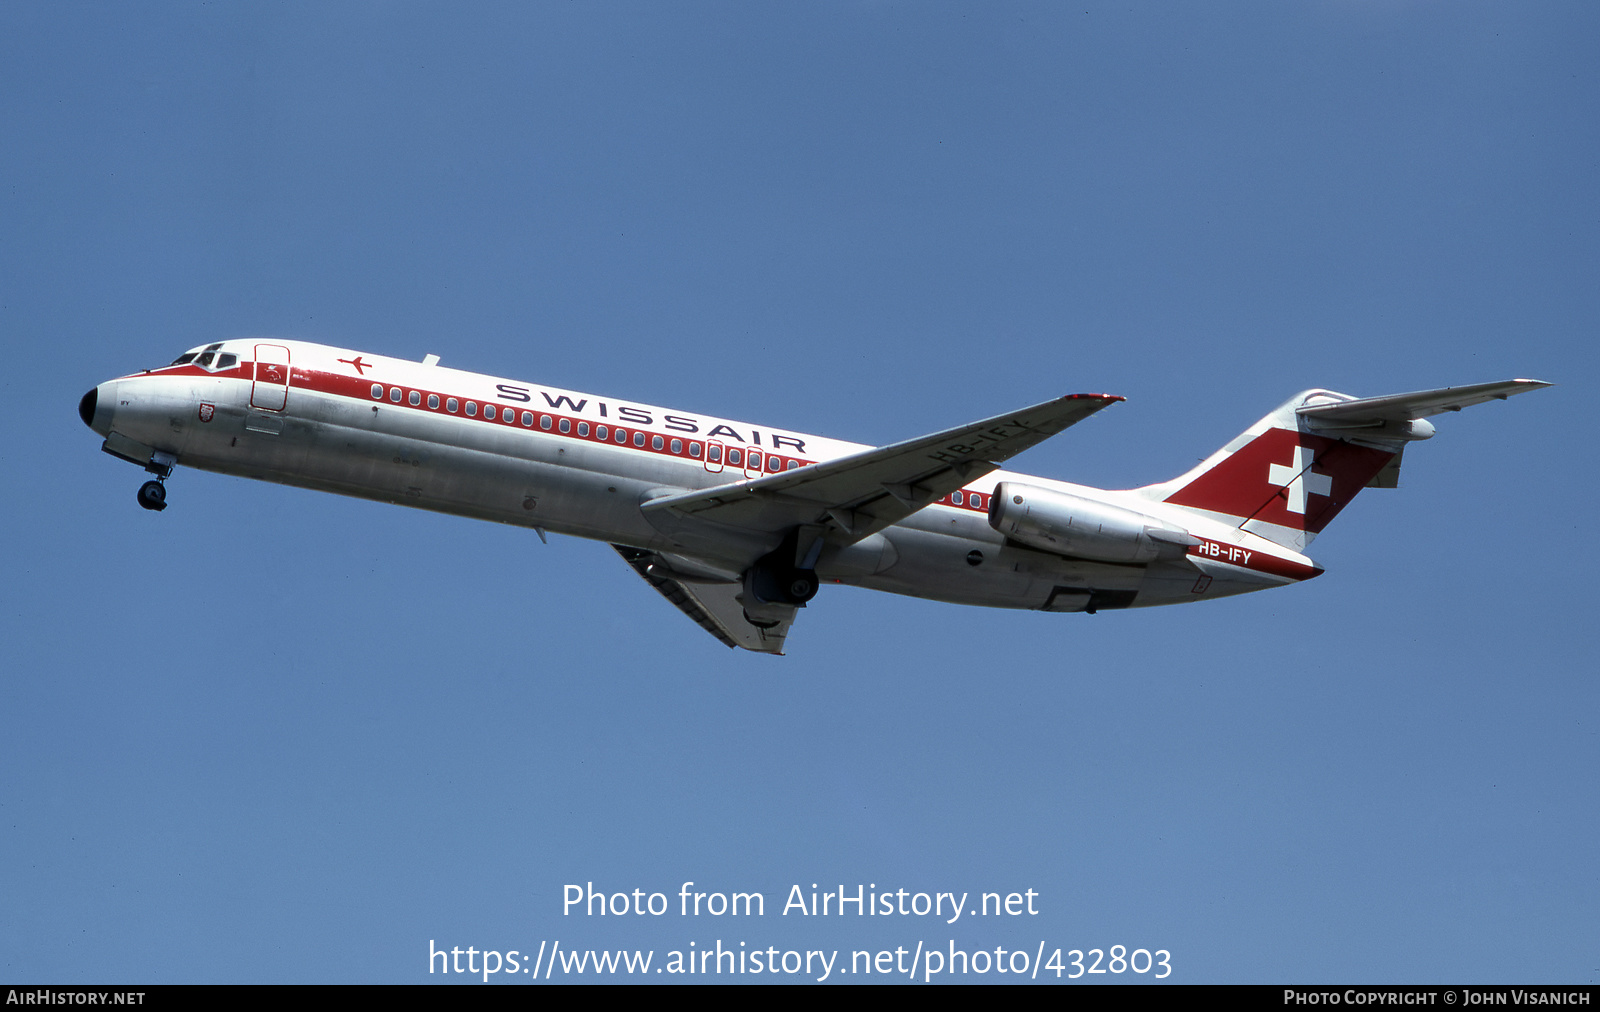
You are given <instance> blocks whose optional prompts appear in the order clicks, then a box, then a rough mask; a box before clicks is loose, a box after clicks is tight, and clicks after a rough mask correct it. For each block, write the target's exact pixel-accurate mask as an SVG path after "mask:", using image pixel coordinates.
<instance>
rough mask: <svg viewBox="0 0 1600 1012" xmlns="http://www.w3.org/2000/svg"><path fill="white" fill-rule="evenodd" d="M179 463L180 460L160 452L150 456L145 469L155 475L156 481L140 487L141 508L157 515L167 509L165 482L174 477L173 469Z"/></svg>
mask: <svg viewBox="0 0 1600 1012" xmlns="http://www.w3.org/2000/svg"><path fill="white" fill-rule="evenodd" d="M177 463H178V458H177V457H175V456H173V455H172V454H170V453H163V452H161V451H159V450H158V451H156V452H155V453H152V454H151V455H150V461H149V463H147V464H145V466H144V469H145V470H146V471H148V472H150V473H151V474H153V475H155V480H153V481H147V482H145V483H144V484H143V485H140V486H139V496H138V498H139V505H140V506H143V507H144V508H145V509H147V510H154V511H155V512H157V513H160V512H161V511H162V510H164V509H166V508H167V486H166V485H165V484H164V482H166V480H167V479H168V478H170V477H172V469H173V467H175V466H176V465H177Z"/></svg>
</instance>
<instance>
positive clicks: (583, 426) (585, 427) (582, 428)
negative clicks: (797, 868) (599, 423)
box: [561, 422, 589, 436]
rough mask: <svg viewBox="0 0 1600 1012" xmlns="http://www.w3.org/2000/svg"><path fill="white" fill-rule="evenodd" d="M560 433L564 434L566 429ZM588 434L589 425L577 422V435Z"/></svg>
mask: <svg viewBox="0 0 1600 1012" xmlns="http://www.w3.org/2000/svg"><path fill="white" fill-rule="evenodd" d="M561 431H562V432H565V431H567V430H566V429H562V430H561ZM588 434H589V423H588V422H579V423H578V435H580V436H587V435H588Z"/></svg>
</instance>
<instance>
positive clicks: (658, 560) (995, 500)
mask: <svg viewBox="0 0 1600 1012" xmlns="http://www.w3.org/2000/svg"><path fill="white" fill-rule="evenodd" d="M1549 385H1550V384H1548V383H1543V382H1540V381H1538V380H1529V379H1513V380H1505V381H1502V382H1498V383H1481V384H1477V385H1474V386H1463V387H1449V388H1444V389H1437V390H1423V391H1418V392H1415V393H1406V394H1394V395H1389V396H1382V397H1354V396H1351V395H1349V394H1342V393H1336V392H1334V391H1331V390H1306V391H1304V392H1302V393H1299V394H1296V395H1295V396H1294V397H1291V398H1290V399H1289V400H1288V401H1286V402H1284V403H1283V404H1282V405H1280V406H1279V407H1277V408H1275V409H1274V410H1273V411H1271V412H1270V413H1269V414H1267V415H1266V416H1265V417H1263V418H1262V419H1261V420H1260V421H1258V422H1256V423H1255V424H1254V425H1252V426H1250V427H1249V428H1248V429H1246V430H1245V431H1244V432H1243V433H1242V434H1240V435H1239V436H1238V437H1237V438H1235V439H1234V440H1232V441H1231V442H1229V443H1228V444H1227V445H1225V446H1223V447H1222V448H1221V449H1219V450H1217V451H1216V452H1215V453H1213V454H1212V455H1211V456H1209V457H1207V458H1206V459H1205V460H1203V461H1202V462H1201V463H1200V464H1199V465H1197V466H1196V467H1194V468H1193V469H1191V470H1190V471H1189V472H1188V473H1186V474H1183V475H1181V476H1179V477H1177V478H1174V479H1172V480H1171V481H1167V482H1162V483H1160V484H1156V485H1147V486H1145V487H1143V488H1135V489H1127V490H1122V491H1108V490H1102V489H1096V488H1090V487H1087V486H1083V485H1075V484H1072V483H1070V482H1065V481H1058V480H1055V479H1051V478H1040V477H1034V476H1030V475H1026V474H1019V473H1014V472H1010V471H1004V470H1001V469H1000V465H1001V464H1002V463H1003V462H1005V461H1006V460H1008V459H1010V458H1011V457H1013V456H1015V455H1016V454H1018V453H1020V452H1022V451H1023V450H1026V449H1028V448H1029V447H1031V446H1034V445H1036V444H1038V443H1040V442H1042V441H1043V440H1045V439H1048V438H1049V437H1051V436H1053V435H1055V434H1057V433H1059V432H1061V431H1063V430H1064V429H1066V428H1068V427H1069V426H1071V425H1074V424H1076V423H1077V422H1080V421H1082V420H1083V419H1085V418H1087V417H1089V416H1090V415H1092V414H1094V413H1095V412H1097V411H1099V410H1101V409H1102V408H1104V407H1106V406H1107V405H1110V404H1113V403H1115V402H1117V401H1120V400H1122V399H1123V398H1121V397H1118V396H1115V395H1111V394H1071V395H1068V396H1065V397H1060V398H1057V399H1055V400H1051V401H1046V402H1044V403H1042V404H1035V405H1032V406H1030V407H1025V408H1022V409H1021V410H1019V411H1011V412H1006V413H1004V414H998V415H994V416H993V417H989V418H984V419H981V420H979V421H976V422H972V423H970V424H967V425H958V426H956V427H954V428H950V429H946V430H944V431H941V432H935V433H933V434H931V435H927V436H921V437H918V438H915V439H908V440H904V441H902V442H898V443H892V444H889V445H886V446H878V447H874V446H867V445H862V444H859V443H849V442H843V441H840V440H836V439H829V438H825V437H821V436H814V435H807V434H804V433H799V432H794V431H791V430H788V429H780V428H773V427H771V426H767V425H753V424H750V423H747V422H739V421H733V420H730V419H724V418H718V417H713V416H709V415H704V414H700V413H697V412H683V411H676V410H669V409H665V408H660V407H655V406H652V405H647V404H642V403H639V402H636V401H631V400H617V399H613V398H609V397H598V396H595V395H593V394H584V393H578V392H575V391H570V390H562V389H557V388H555V387H549V386H545V385H542V384H538V383H526V382H517V381H512V380H506V379H502V378H500V377H495V376H484V375H479V374H477V373H471V372H464V371H460V370H456V369H450V368H446V367H443V366H440V365H439V358H438V356H437V355H428V356H427V357H425V358H424V359H423V360H422V361H421V362H413V361H407V360H402V359H395V358H388V357H385V356H381V355H376V354H373V353H370V352H360V353H357V352H354V351H350V350H347V349H343V348H331V347H326V346H323V345H318V344H312V343H308V342H302V341H290V340H277V339H265V338H260V339H240V340H229V341H220V342H215V343H212V344H207V345H204V346H201V347H197V348H194V349H192V350H190V351H187V352H184V353H183V354H182V355H180V356H178V358H177V360H176V361H174V362H173V363H172V364H171V365H168V366H163V367H159V368H154V369H146V370H144V371H142V372H139V373H135V374H132V375H128V376H123V377H121V378H119V379H114V380H110V381H107V382H105V383H101V384H100V385H99V386H97V387H95V388H94V389H92V390H90V391H89V392H88V393H87V394H85V395H84V396H83V398H82V400H81V401H80V403H79V405H78V413H79V415H80V417H82V419H83V421H84V423H85V424H86V425H88V426H89V428H91V429H93V430H94V431H95V432H96V433H97V434H99V435H100V436H102V437H103V438H104V442H103V443H102V444H101V448H102V449H103V450H104V451H105V452H107V453H109V454H111V455H112V456H115V457H119V458H121V459H123V460H126V461H129V462H131V463H134V464H137V465H139V466H140V467H142V468H144V469H145V471H147V472H149V473H151V474H153V475H154V476H155V477H154V478H153V479H151V480H148V481H146V482H145V483H144V485H143V486H142V487H141V488H140V489H139V493H138V502H139V505H140V506H143V507H144V508H145V509H148V510H154V511H160V510H163V509H165V508H166V506H167V498H166V484H165V482H166V479H167V478H168V477H170V476H171V474H172V471H173V469H174V468H175V467H177V466H178V465H179V464H182V465H184V466H188V467H195V468H199V469H201V470H206V471H216V472H220V473H222V474H231V475H239V476H242V477H247V478H258V479H262V480H265V481H274V482H279V483H282V484H286V485H296V486H299V487H302V488H311V489H320V490H323V491H327V492H338V493H342V494H344V495H351V496H359V497H361V498H365V499H376V500H381V501H384V502H391V503H397V504H401V505H406V506H415V507H419V508H421V509H429V510H436V511H438V512H442V513H450V514H454V515H457V516H466V517H477V518H479V519H483V520H493V521H498V522H500V523H507V524H515V525H517V526H520V527H528V528H532V529H533V530H534V531H535V532H536V533H537V534H538V536H539V537H540V539H541V540H542V539H544V537H545V534H546V532H547V531H551V532H556V533H559V534H567V535H572V536H576V537H581V538H591V539H594V540H598V541H604V542H607V543H609V544H610V545H611V546H612V547H613V548H615V549H616V551H617V552H618V553H619V554H620V555H621V556H622V558H623V559H624V560H625V561H626V562H627V563H628V564H629V565H630V566H632V567H633V569H634V570H635V571H636V572H637V573H638V574H639V575H640V576H641V577H643V578H644V580H645V582H647V583H648V584H649V585H650V586H651V587H654V588H655V589H656V590H657V591H658V592H660V593H661V594H662V595H663V596H664V597H666V598H667V600H669V601H671V602H672V603H673V604H674V605H676V606H677V607H678V608H679V609H680V610H682V611H683V612H684V613H685V614H686V615H687V616H688V617H689V618H691V619H693V620H694V621H695V622H696V623H698V624H699V625H700V626H701V627H702V628H703V629H705V630H706V631H707V632H709V633H710V634H711V635H712V636H715V637H716V638H717V639H718V640H720V641H721V642H722V643H724V644H726V645H727V646H729V647H742V648H744V649H746V650H751V651H756V652H760V653H770V654H781V653H783V649H784V643H785V640H786V638H787V636H788V633H789V629H790V627H791V625H792V624H793V622H794V620H795V618H796V616H797V614H798V612H799V609H801V608H804V607H805V606H806V605H807V604H808V603H809V602H810V601H811V600H812V598H813V597H815V595H816V594H817V592H818V589H819V587H820V586H821V585H822V584H824V583H829V584H848V585H855V586H861V587H868V588H871V589H874V590H882V591H888V592H891V593H897V594H907V595H911V596H914V597H921V598H929V599H933V600H938V601H947V602H953V603H957V604H969V605H987V606H993V607H1002V608H1029V609H1036V610H1040V611H1049V612H1087V613H1089V614H1093V613H1095V612H1097V611H1101V610H1110V609H1122V608H1140V607H1148V606H1153V605H1163V604H1179V603H1185V602H1193V601H1204V600H1211V599H1214V598H1219V597H1226V596H1231V595H1234V594H1242V593H1247V592H1250V591H1255V590H1264V589H1267V588H1269V587H1280V586H1286V585H1289V584H1295V583H1300V582H1303V581H1305V580H1309V579H1312V578H1314V577H1316V576H1319V575H1321V574H1322V572H1323V570H1322V568H1321V567H1319V566H1318V565H1317V564H1316V563H1315V562H1313V561H1312V560H1311V559H1310V558H1309V557H1308V556H1307V555H1305V551H1306V549H1307V547H1308V546H1309V545H1310V544H1311V542H1312V539H1314V538H1315V537H1316V535H1317V534H1319V533H1320V532H1321V531H1322V530H1323V529H1324V528H1325V527H1326V526H1327V525H1328V523H1329V522H1330V521H1332V520H1333V518H1334V517H1335V516H1336V515H1337V514H1338V513H1339V511H1340V510H1342V509H1343V508H1344V507H1345V506H1346V505H1347V504H1348V503H1349V502H1350V500H1351V499H1353V498H1354V497H1355V495H1356V493H1357V492H1359V491H1360V490H1361V489H1362V488H1364V487H1378V488H1393V487H1396V485H1397V484H1398V480H1397V479H1398V476H1399V473H1400V464H1401V457H1402V455H1403V451H1404V450H1405V447H1406V446H1407V445H1408V444H1409V443H1412V442H1416V441H1418V440H1423V439H1428V438H1429V437H1431V436H1432V435H1433V434H1434V428H1433V425H1432V423H1430V422H1429V421H1427V419H1428V418H1429V417H1431V416H1433V415H1437V414H1440V413H1443V412H1448V411H1459V410H1461V409H1462V408H1464V407H1469V406H1472V405H1475V404H1481V403H1484V402H1486V401H1490V400H1504V399H1506V398H1507V397H1509V396H1511V395H1513V394H1519V393H1523V392H1526V391H1529V390H1536V389H1539V388H1541V387H1546V386H1549Z"/></svg>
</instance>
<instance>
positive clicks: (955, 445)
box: [642, 394, 1122, 543]
mask: <svg viewBox="0 0 1600 1012" xmlns="http://www.w3.org/2000/svg"><path fill="white" fill-rule="evenodd" d="M1120 400H1122V398H1121V397H1115V396H1112V395H1110V394H1072V395H1071V396H1068V397H1061V398H1058V399H1056V400H1053V401H1046V402H1045V403H1043V404H1036V405H1034V406H1033V407H1030V408H1024V409H1022V410H1021V411H1014V412H1010V413H1008V414H1004V415H996V416H995V417H993V418H985V419H983V420H982V421H979V422H973V423H971V424H970V425H962V426H958V427H956V428H953V429H947V430H945V431H944V432H936V433H934V434H933V435H931V436H922V437H919V438H917V439H909V440H906V441H905V442H903V443H894V444H892V445H890V446H883V447H879V448H877V449H874V450H863V451H862V452H860V453H853V454H850V455H849V456H847V457H840V458H838V459H837V460H830V461H826V462H824V463H820V464H812V465H810V466H808V467H802V468H797V469H796V470H793V471H785V472H783V473H782V474H773V475H768V476H767V477H764V478H756V479H754V480H751V481H736V482H732V483H730V484H727V485H718V486H716V487H714V488H708V489H700V490H698V491H695V492H683V493H680V494H677V495H669V496H663V497H661V498H659V499H652V500H650V501H649V502H647V503H645V504H644V506H643V507H642V508H643V509H644V511H645V513H646V514H647V515H649V514H651V513H656V514H663V513H666V514H673V515H676V516H678V517H681V518H684V519H688V518H694V519H698V520H708V521H712V522H714V523H719V524H727V525H729V526H732V527H741V528H745V529H747V530H757V531H766V532H774V533H775V532H779V531H785V530H789V529H791V528H794V527H797V526H799V525H803V524H819V525H823V526H825V527H827V528H829V530H830V531H831V532H832V533H833V538H835V539H837V540H841V541H843V542H845V543H849V542H854V541H859V540H860V539H862V538H864V537H866V536H867V535H869V534H872V533H875V532H877V531H880V530H883V529H884V528H885V527H888V526H890V525H891V524H894V523H898V522H899V521H901V520H904V519H905V518H906V517H908V516H910V515H911V514H913V513H915V512H916V511H918V510H920V509H922V508H923V507H924V506H927V505H928V504H929V503H933V502H937V501H938V500H940V499H942V498H944V497H945V496H946V495H948V494H950V493H951V492H954V491H955V490H956V489H959V488H961V487H962V486H963V485H965V484H967V483H968V482H970V481H972V480H973V479H975V478H979V477H982V476H983V475H985V474H988V473H989V472H990V471H993V470H995V469H996V468H998V467H999V466H1000V462H1001V461H1004V460H1006V459H1008V458H1010V457H1013V456H1015V455H1016V454H1018V453H1021V452H1022V451H1023V450H1026V449H1027V448H1028V447H1030V446H1034V445H1036V444H1038V443H1041V442H1043V441H1044V440H1046V439H1048V438H1050V437H1051V436H1053V435H1055V434H1056V433H1058V432H1060V431H1062V430H1063V429H1065V428H1067V427H1068V426H1070V425H1072V424H1074V423H1076V422H1080V421H1082V420H1083V419H1085V418H1087V417H1089V416H1090V415H1092V414H1094V413H1095V412H1096V411H1099V410H1100V409H1101V408H1103V407H1105V406H1106V405H1108V404H1111V403H1113V402H1115V401H1120Z"/></svg>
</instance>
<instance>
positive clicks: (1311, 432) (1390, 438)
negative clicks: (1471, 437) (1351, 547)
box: [1135, 379, 1550, 552]
mask: <svg viewBox="0 0 1600 1012" xmlns="http://www.w3.org/2000/svg"><path fill="white" fill-rule="evenodd" d="M1549 385H1550V384H1548V383H1543V382H1541V381H1539V380H1529V379H1514V380H1504V381H1502V382H1499V383H1479V384H1476V385H1474V386H1466V387H1445V388H1444V389H1441V390H1419V391H1417V392H1416V393H1409V394H1390V395H1388V396H1385V397H1359V398H1358V397H1352V396H1350V395H1349V394H1341V393H1334V392H1333V391H1331V390H1307V391H1305V392H1304V393H1299V394H1296V395H1295V396H1294V397H1291V398H1290V399H1289V400H1288V401H1286V402H1285V403H1284V404H1282V405H1281V406H1280V407H1278V409H1277V410H1275V411H1273V412H1272V413H1271V414H1269V415H1267V416H1266V417H1265V418H1263V419H1261V420H1260V421H1259V422H1257V423H1255V424H1254V425H1252V426H1250V428H1248V429H1246V430H1245V431H1244V432H1243V433H1242V434H1240V435H1239V436H1238V437H1237V438H1235V439H1234V440H1233V441H1232V442H1230V443H1228V445H1226V446H1224V447H1223V448H1222V449H1220V450H1218V451H1217V452H1216V453H1213V454H1212V455H1211V456H1210V457H1208V458H1206V460H1205V461H1203V462H1202V463H1201V464H1200V465H1199V466H1197V467H1195V468H1194V469H1193V470H1191V471H1190V472H1189V473H1187V474H1185V475H1183V476H1181V477H1179V478H1175V479H1173V480H1172V481H1169V482H1164V483H1162V484H1160V485H1149V486H1146V487H1145V488H1141V489H1136V490H1135V494H1137V495H1139V496H1141V497H1143V498H1146V499H1150V500H1153V501H1156V502H1165V503H1170V504H1171V505H1174V506H1181V507H1184V508H1185V509H1190V510H1194V511H1196V512H1199V513H1202V514H1204V515H1206V516H1208V517H1210V518H1212V519H1214V520H1219V521H1222V522H1224V523H1227V524H1230V525H1232V526H1236V527H1240V528H1242V529H1244V530H1246V531H1249V532H1251V533H1253V534H1258V535H1260V536H1261V537H1264V538H1266V539H1268V540H1270V541H1273V542H1275V543H1277V544H1280V545H1283V546H1284V547H1286V548H1291V549H1293V550H1295V551H1297V552H1302V551H1304V550H1305V548H1306V546H1307V545H1309V544H1310V543H1311V541H1312V539H1314V538H1315V537H1316V536H1317V535H1318V534H1320V533H1322V529H1323V528H1324V527H1327V526H1328V524H1329V523H1331V522H1332V521H1333V518H1334V517H1336V516H1338V515H1339V511H1340V510H1342V509H1344V508H1345V506H1346V505H1347V504H1349V502H1350V500H1352V499H1354V498H1355V497H1356V493H1357V492H1360V491H1361V490H1362V489H1363V488H1368V487H1372V488H1394V487H1395V486H1396V485H1398V484H1399V480H1398V479H1399V475H1400V461H1401V457H1402V454H1403V451H1404V450H1405V447H1406V444H1407V443H1411V442H1415V441H1417V440H1420V439H1427V438H1429V437H1430V436H1432V435H1433V424H1432V423H1431V422H1428V421H1426V419H1427V418H1428V417H1429V416H1431V415H1437V414H1442V413H1443V412H1446V411H1460V410H1461V409H1462V408H1465V407H1470V406H1471V405H1474V404H1482V403H1484V402H1486V401H1491V400H1502V401H1503V400H1505V399H1506V398H1507V397H1510V396H1511V395H1512V394H1520V393H1524V392H1526V391H1528V390H1538V389H1539V388H1541V387H1547V386H1549Z"/></svg>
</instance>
